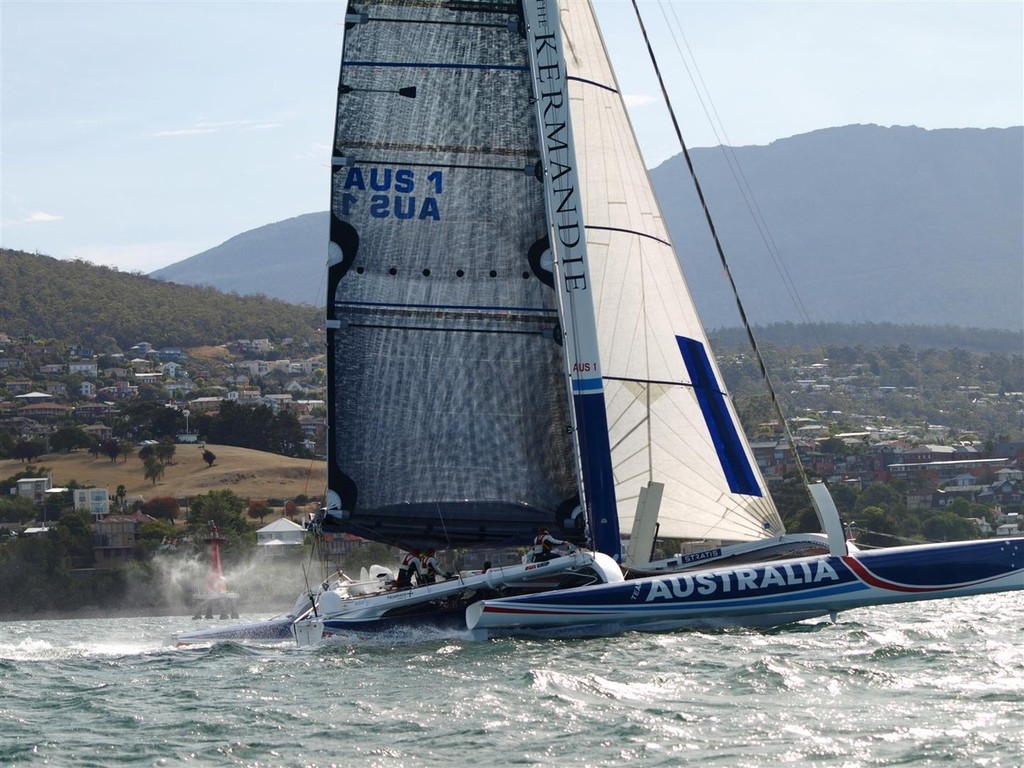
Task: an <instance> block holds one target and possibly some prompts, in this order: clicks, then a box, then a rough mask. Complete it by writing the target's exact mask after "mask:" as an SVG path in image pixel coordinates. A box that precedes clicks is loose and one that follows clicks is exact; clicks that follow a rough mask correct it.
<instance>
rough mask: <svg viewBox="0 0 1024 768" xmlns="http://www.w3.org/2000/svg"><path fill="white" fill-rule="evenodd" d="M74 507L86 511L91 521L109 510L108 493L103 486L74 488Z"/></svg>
mask: <svg viewBox="0 0 1024 768" xmlns="http://www.w3.org/2000/svg"><path fill="white" fill-rule="evenodd" d="M74 503H75V509H77V510H81V511H84V512H88V513H89V514H91V515H92V516H93V522H95V521H96V519H97V518H100V517H103V516H104V515H106V514H107V513H108V512H110V495H109V494H108V493H107V489H106V488H105V487H104V488H76V489H75V491H74Z"/></svg>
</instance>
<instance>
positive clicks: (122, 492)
mask: <svg viewBox="0 0 1024 768" xmlns="http://www.w3.org/2000/svg"><path fill="white" fill-rule="evenodd" d="M127 495H128V489H127V488H125V487H124V486H123V485H119V486H117V490H116V491H115V492H114V496H116V497H117V506H118V507H120V508H121V509H124V497H125V496H127Z"/></svg>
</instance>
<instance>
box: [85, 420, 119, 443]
mask: <svg viewBox="0 0 1024 768" xmlns="http://www.w3.org/2000/svg"><path fill="white" fill-rule="evenodd" d="M82 431H83V432H85V434H87V435H88V436H89V437H91V438H93V439H94V440H95V441H96V442H97V443H102V442H103V441H104V440H109V439H110V438H112V437H113V436H114V430H113V429H111V428H110V427H108V426H107V425H106V424H89V425H88V426H85V427H82Z"/></svg>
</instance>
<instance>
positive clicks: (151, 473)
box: [143, 456, 164, 485]
mask: <svg viewBox="0 0 1024 768" xmlns="http://www.w3.org/2000/svg"><path fill="white" fill-rule="evenodd" d="M143 474H144V476H145V478H146V479H147V480H152V481H153V485H156V483H157V480H159V479H160V478H161V477H163V476H164V465H163V464H161V463H160V461H159V460H158V459H157V458H156V456H147V457H146V460H145V461H144V462H143Z"/></svg>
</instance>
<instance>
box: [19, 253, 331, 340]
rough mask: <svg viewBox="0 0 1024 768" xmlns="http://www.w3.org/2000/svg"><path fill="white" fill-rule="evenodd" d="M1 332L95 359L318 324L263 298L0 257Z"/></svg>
mask: <svg viewBox="0 0 1024 768" xmlns="http://www.w3.org/2000/svg"><path fill="white" fill-rule="evenodd" d="M0 297H2V300H0V332H3V333H5V334H9V335H11V336H15V337H24V338H37V339H59V340H61V341H63V342H66V343H68V344H81V345H84V346H87V347H92V348H95V349H96V350H97V351H100V352H111V351H116V350H122V351H123V350H126V349H128V348H129V347H131V345H133V344H137V343H138V342H140V341H148V342H150V343H151V344H154V345H156V346H157V347H164V346H176V347H190V346H198V345H204V344H221V343H224V342H227V341H231V340H233V339H263V338H270V339H274V340H281V339H283V338H286V337H297V338H308V337H310V336H312V334H313V332H314V329H315V328H316V327H317V326H318V325H321V324H322V322H323V321H322V320H321V319H320V315H319V313H318V312H317V311H316V310H315V309H313V308H312V307H296V306H294V305H291V304H286V303H285V302H283V301H280V300H277V299H268V298H267V297H266V296H257V297H243V296H229V295H225V294H224V293H221V292H220V291H216V290H214V289H212V288H197V287H195V286H191V285H172V284H169V283H166V282H162V281H159V280H153V279H152V278H149V277H145V276H142V275H137V274H132V273H128V272H119V271H118V270H116V269H111V268H110V267H101V266H96V265H94V264H89V263H88V262H85V261H79V260H61V259H54V258H51V257H49V256H40V255H38V254H31V253H24V252H22V251H11V250H0Z"/></svg>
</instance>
